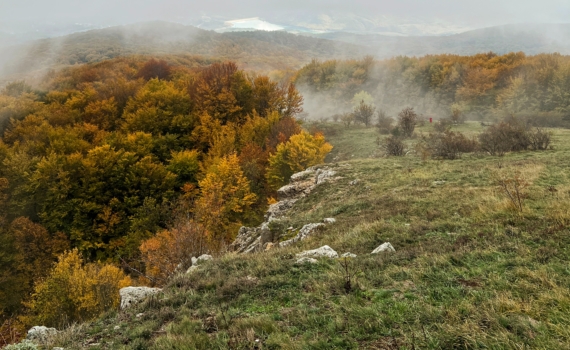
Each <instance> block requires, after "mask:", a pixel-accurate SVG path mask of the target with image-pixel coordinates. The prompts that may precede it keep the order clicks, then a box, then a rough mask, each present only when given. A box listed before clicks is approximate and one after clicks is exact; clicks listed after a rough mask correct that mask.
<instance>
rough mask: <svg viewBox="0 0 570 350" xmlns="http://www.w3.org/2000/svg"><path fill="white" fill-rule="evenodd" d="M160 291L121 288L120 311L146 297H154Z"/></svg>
mask: <svg viewBox="0 0 570 350" xmlns="http://www.w3.org/2000/svg"><path fill="white" fill-rule="evenodd" d="M160 291H162V289H160V288H149V287H125V288H121V290H120V291H119V294H120V295H121V309H126V308H128V307H130V306H132V305H135V304H138V303H139V302H141V301H143V300H144V299H146V298H147V297H149V296H151V295H155V294H157V293H159V292H160Z"/></svg>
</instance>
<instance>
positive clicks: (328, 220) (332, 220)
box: [323, 218, 336, 224]
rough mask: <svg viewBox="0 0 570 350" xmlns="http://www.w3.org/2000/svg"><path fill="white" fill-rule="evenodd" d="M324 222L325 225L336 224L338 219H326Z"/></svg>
mask: <svg viewBox="0 0 570 350" xmlns="http://www.w3.org/2000/svg"><path fill="white" fill-rule="evenodd" d="M323 222H324V223H325V224H334V223H335V222H336V219H335V218H325V219H323Z"/></svg>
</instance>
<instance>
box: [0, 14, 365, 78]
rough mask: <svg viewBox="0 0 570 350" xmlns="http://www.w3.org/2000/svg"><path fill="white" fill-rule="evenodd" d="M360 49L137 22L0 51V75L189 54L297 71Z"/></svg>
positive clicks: (298, 38)
mask: <svg viewBox="0 0 570 350" xmlns="http://www.w3.org/2000/svg"><path fill="white" fill-rule="evenodd" d="M366 53H367V51H366V50H365V49H364V48H363V47H359V46H356V45H353V44H349V43H344V42H340V43H339V42H334V41H331V40H324V39H316V38H310V37H305V36H299V35H295V34H289V33H285V32H240V33H224V34H219V33H216V32H213V31H206V30H202V29H198V28H196V27H192V26H184V25H181V24H174V23H168V22H151V23H141V24H136V25H129V26H118V27H110V28H105V29H97V30H90V31H87V32H81V33H75V34H71V35H67V36H63V37H59V38H51V39H43V40H37V41H34V42H33V43H31V44H28V45H25V46H19V47H12V48H9V49H5V50H4V55H2V57H0V67H3V69H2V73H3V74H2V75H4V76H7V75H10V76H12V77H14V76H18V75H20V76H21V75H26V74H30V73H31V72H38V73H39V72H40V71H41V70H43V69H46V68H50V67H54V66H67V65H74V64H81V63H89V62H98V61H102V60H105V59H109V58H113V57H117V56H126V55H135V54H143V55H145V54H152V55H157V54H192V55H204V56H210V57H217V58H221V59H229V60H235V61H237V62H238V63H239V64H240V66H242V67H243V68H246V69H258V70H264V71H267V70H273V69H295V68H299V67H300V66H302V65H303V64H305V63H307V62H308V61H310V60H311V59H312V58H322V59H326V58H333V57H335V58H336V57H339V58H342V57H348V56H349V55H350V56H358V55H364V54H366Z"/></svg>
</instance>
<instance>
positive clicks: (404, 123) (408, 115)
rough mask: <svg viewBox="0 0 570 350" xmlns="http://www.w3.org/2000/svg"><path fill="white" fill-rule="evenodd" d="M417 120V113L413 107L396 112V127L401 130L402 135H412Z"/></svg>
mask: <svg viewBox="0 0 570 350" xmlns="http://www.w3.org/2000/svg"><path fill="white" fill-rule="evenodd" d="M417 122H418V115H417V114H416V112H414V109H413V108H411V107H408V108H404V109H403V110H402V111H401V112H400V113H399V114H398V128H399V129H400V131H401V132H402V135H403V136H405V137H412V135H413V134H414V129H415V128H416V124H417Z"/></svg>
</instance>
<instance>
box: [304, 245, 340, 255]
mask: <svg viewBox="0 0 570 350" xmlns="http://www.w3.org/2000/svg"><path fill="white" fill-rule="evenodd" d="M305 257H308V258H338V253H337V252H336V251H334V249H332V248H331V247H329V246H328V245H324V246H322V247H320V248H317V249H313V250H306V251H304V252H302V253H299V254H297V258H305Z"/></svg>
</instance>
